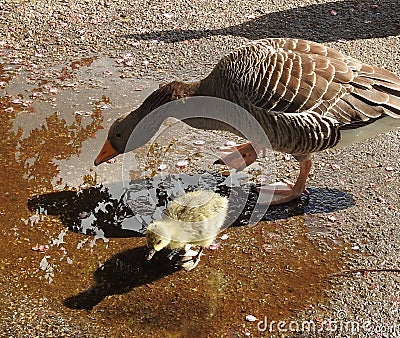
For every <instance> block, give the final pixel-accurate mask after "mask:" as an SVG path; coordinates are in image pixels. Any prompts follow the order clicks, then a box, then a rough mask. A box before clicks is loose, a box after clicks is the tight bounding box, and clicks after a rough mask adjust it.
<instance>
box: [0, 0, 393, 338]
mask: <svg viewBox="0 0 400 338" xmlns="http://www.w3.org/2000/svg"><path fill="white" fill-rule="evenodd" d="M399 32H400V2H399V1H398V0H391V1H390V0H387V1H383V0H382V1H378V0H376V1H364V0H363V1H350V0H349V1H337V2H328V1H323V0H320V1H311V0H304V1H302V0H288V1H279V0H278V1H264V0H262V1H241V0H238V1H229V0H222V1H203V0H192V1H150V0H148V1H124V0H119V1H114V0H98V1H95V0H85V1H82V0H78V1H73V0H57V1H41V0H31V1H23V0H20V1H11V0H3V1H2V2H1V3H0V49H1V50H2V56H3V59H4V60H5V62H6V63H7V64H11V65H12V66H13V67H17V66H20V67H21V69H22V70H25V71H28V72H29V71H32V70H33V73H34V74H33V78H34V77H35V76H36V77H39V75H40V74H42V73H40V72H42V71H43V72H44V71H49V72H50V75H49V76H51V71H50V70H51V69H57V67H58V66H60V65H63V64H65V63H66V62H69V61H71V60H74V59H77V58H82V57H91V56H98V55H105V56H108V57H112V58H115V61H116V64H117V67H118V71H119V72H120V76H121V78H131V79H132V81H133V80H135V79H141V80H149V81H168V80H172V79H182V80H188V79H197V78H200V77H202V76H204V75H205V74H207V73H208V71H209V70H210V69H211V68H212V65H213V64H214V63H215V62H216V61H217V60H218V59H219V57H220V56H221V55H223V54H225V53H226V52H228V51H230V50H231V49H232V48H233V47H235V46H239V45H241V44H243V43H244V42H245V41H248V40H249V39H258V38H264V37H273V36H274V37H275V36H289V37H300V38H306V39H312V40H315V41H319V42H324V43H328V44H331V45H332V46H335V47H336V48H338V49H340V50H342V51H344V52H346V53H347V54H349V55H352V56H354V57H356V58H359V59H361V60H363V61H365V62H368V63H372V64H376V65H379V66H383V67H386V68H387V69H389V70H391V71H394V72H395V73H397V74H400V36H399ZM3 72H4V69H3V68H1V71H0V74H1V73H3ZM35 74H36V75H35ZM38 74H39V75H38ZM40 76H41V75H40ZM0 87H5V85H1V86H0ZM108 124H109V121H106V122H105V123H104V125H105V126H107V125H108ZM399 135H400V134H399V133H398V132H397V133H390V134H386V135H381V136H378V137H376V138H374V139H373V140H369V141H367V142H364V143H362V144H358V145H354V146H352V147H349V148H347V149H343V150H340V151H335V152H332V151H331V152H329V151H327V152H324V153H321V154H317V155H316V157H315V166H314V168H313V176H312V178H311V180H310V183H309V184H310V185H311V186H314V187H316V186H317V187H330V188H332V187H335V188H338V189H340V190H341V191H344V192H348V193H350V194H351V195H353V196H354V198H355V201H356V203H355V205H354V206H352V207H350V208H348V209H344V210H340V211H337V212H335V213H334V214H333V216H334V219H333V220H331V221H325V223H324V226H326V227H328V228H329V230H330V233H333V234H334V235H333V237H334V239H335V240H340V241H341V242H342V243H345V244H346V245H348V246H349V247H350V248H351V249H349V250H350V251H351V253H352V254H347V255H346V262H343V263H344V264H345V263H346V264H347V265H348V267H349V268H354V269H356V268H363V267H367V268H393V269H397V268H399V262H400V248H399V240H400V227H399V210H400V202H399V198H398V197H399V187H400V175H399V173H400V164H399V161H398V149H399V146H400V139H399ZM292 164H293V163H292V162H290V161H289V162H288V163H287V162H286V163H283V164H282V163H281V164H280V168H281V169H282V170H288V172H289V174H288V175H289V176H290V175H293V173H294V171H293V169H289V167H288V166H291V165H292ZM108 170H111V169H108ZM303 222H304V224H305V225H306V226H310V227H312V226H313V222H314V223H315V222H321V221H320V219H319V218H314V217H311V216H304V219H303ZM327 222H328V223H327ZM329 222H330V223H329ZM327 224H328V225H327ZM318 225H319V223H318ZM10 229H11V228H10ZM8 231H11V230H8ZM307 236H308V238H309V239H310V240H311V241H315V242H316V243H318V242H321V243H326V242H328V243H331V242H330V240H329V238H328V237H327V235H326V233H324V232H318V231H317V232H314V233H311V232H310V233H309V234H308V235H307ZM124 245H128V244H126V243H125V244H124ZM321 245H322V244H321ZM1 258H2V262H3V263H2V269H3V271H4V267H9V266H10V264H12V262H9V261H7V255H5V254H4V253H2V256H1ZM20 259H21V261H20V262H19V263H18V264H21V270H22V266H25V268H24V269H27V268H26V266H29V262H26V264H25V263H24V264H25V265H23V263H22V261H24V262H25V260H24V258H23V257H20ZM99 260H100V259H99ZM18 264H17V266H18ZM34 268H35V267H34V266H32V267H31V269H32V270H34ZM13 271H14V272H13V273H12V274H8V275H7V278H5V279H4V281H3V282H2V285H3V286H4V287H5V290H4V291H3V307H2V309H1V311H0V315H1V318H2V322H3V328H2V329H1V330H2V331H1V333H2V336H4V337H28V336H30V337H31V336H37V337H51V336H66V337H67V336H68V337H113V336H121V337H128V336H135V332H133V333H132V332H129V331H123V332H120V331H119V333H118V334H114V333H112V332H106V333H105V331H104V327H105V326H106V325H113V322H112V321H107V319H104V320H103V321H102V322H99V318H100V317H99V313H100V312H101V311H106V310H104V309H103V310H98V311H97V312H96V313H90V312H89V313H85V314H79V315H71V316H70V317H69V315H68V313H66V312H65V311H64V310H63V309H62V308H59V309H57V308H54V306H50V305H46V298H43V297H42V296H39V295H37V294H35V293H26V292H23V289H24V280H23V279H22V280H20V279H19V278H17V276H18V275H17V274H16V272H15V271H18V269H17V270H13ZM77 278H79V277H77ZM13 280H16V283H15V284H13ZM399 282H400V275H399V273H398V272H397V273H394V272H370V273H368V274H363V273H358V274H350V275H346V276H335V277H332V278H331V280H330V287H329V288H328V289H327V291H326V292H327V298H326V299H325V301H324V302H322V303H321V304H315V305H314V306H310V308H308V309H306V310H304V309H302V310H301V311H300V310H299V311H296V312H295V313H293V314H292V316H291V317H290V319H291V320H296V321H297V322H300V321H301V320H310V318H325V319H327V318H331V319H332V320H333V321H334V320H337V319H342V321H341V323H342V324H343V323H346V322H349V321H355V322H357V323H359V325H360V326H362V325H367V326H366V327H367V328H369V329H370V330H371V331H370V332H367V330H362V328H361V332H359V333H353V334H351V333H350V332H349V331H348V330H347V329H345V328H343V327H342V328H340V329H339V330H334V329H332V332H330V333H329V332H328V331H329V330H326V331H324V333H323V334H321V333H313V334H311V333H310V334H309V333H307V332H303V333H299V334H297V335H296V334H289V333H287V332H286V333H284V334H282V335H288V336H293V337H321V336H324V337H330V336H332V337H345V336H349V337H350V336H355V337H400V283H399ZM21 288H22V291H21ZM118 297H119V296H118ZM43 308H44V309H45V310H43ZM287 320H289V319H287ZM369 323H370V324H371V325H370V326H368V324H369ZM330 324H331V325H333V324H332V322H331V323H330ZM331 328H332V326H331ZM395 329H396V330H395ZM390 330H392V331H393V330H395V332H390ZM243 332H244V333H243ZM243 332H242V333H232V336H238V337H241V336H243V335H245V331H243ZM214 334H215V333H209V334H208V336H218V335H214ZM218 334H220V333H218ZM220 335H221V336H224V335H223V334H222V333H221V334H220ZM252 335H254V336H257V334H256V333H254V332H253V333H252ZM260 335H261V336H269V335H268V334H267V333H265V334H260ZM171 336H172V333H171ZM176 336H179V334H177V335H176ZM180 336H183V337H185V334H181V335H180ZM200 336H201V335H200ZM277 336H278V335H277Z"/></svg>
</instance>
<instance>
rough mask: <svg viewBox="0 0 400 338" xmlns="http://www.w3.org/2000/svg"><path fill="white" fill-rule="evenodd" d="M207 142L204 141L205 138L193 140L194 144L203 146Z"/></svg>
mask: <svg viewBox="0 0 400 338" xmlns="http://www.w3.org/2000/svg"><path fill="white" fill-rule="evenodd" d="M205 143H206V142H205V141H203V140H196V141H194V142H193V144H194V145H195V146H202V145H204V144H205Z"/></svg>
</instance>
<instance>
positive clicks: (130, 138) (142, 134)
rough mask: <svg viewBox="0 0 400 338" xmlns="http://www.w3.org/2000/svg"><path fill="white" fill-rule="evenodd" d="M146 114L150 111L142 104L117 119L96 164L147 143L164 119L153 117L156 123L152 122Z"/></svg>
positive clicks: (109, 131)
mask: <svg viewBox="0 0 400 338" xmlns="http://www.w3.org/2000/svg"><path fill="white" fill-rule="evenodd" d="M146 115H148V113H146V112H145V111H144V109H143V107H142V106H141V107H139V108H138V109H136V110H135V111H133V112H131V113H130V114H128V115H125V116H122V117H120V118H118V119H117V120H115V121H114V123H113V124H112V125H111V127H110V129H109V130H108V136H107V139H106V141H105V142H104V145H103V147H102V148H101V150H100V152H99V155H98V156H97V157H96V159H95V161H94V165H96V166H97V165H99V164H101V163H103V162H106V161H108V160H111V159H112V158H114V157H116V156H117V155H120V154H123V153H125V152H128V151H131V150H134V149H137V148H139V147H141V146H143V145H145V144H146V143H147V142H148V141H149V140H150V139H151V138H152V136H153V135H154V134H155V133H156V132H157V130H158V128H159V127H160V125H161V123H162V120H160V121H155V120H154V119H153V121H152V122H153V123H154V124H151V123H150V121H149V120H150V118H149V119H145V116H146ZM141 122H142V123H141Z"/></svg>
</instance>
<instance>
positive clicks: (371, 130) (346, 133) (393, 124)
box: [333, 116, 400, 149]
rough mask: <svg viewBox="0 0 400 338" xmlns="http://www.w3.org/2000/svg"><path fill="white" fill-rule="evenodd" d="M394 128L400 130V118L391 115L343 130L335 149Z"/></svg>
mask: <svg viewBox="0 0 400 338" xmlns="http://www.w3.org/2000/svg"><path fill="white" fill-rule="evenodd" d="M392 130H400V119H395V118H392V117H390V116H386V117H383V118H381V119H379V120H376V121H375V122H373V123H370V124H368V125H366V126H363V127H359V128H356V129H348V130H341V131H340V141H339V143H338V144H337V145H336V146H335V147H333V149H340V148H344V147H347V146H349V145H351V144H353V143H357V142H360V141H363V140H366V139H368V138H370V137H374V136H376V135H378V134H381V133H386V132H388V131H392Z"/></svg>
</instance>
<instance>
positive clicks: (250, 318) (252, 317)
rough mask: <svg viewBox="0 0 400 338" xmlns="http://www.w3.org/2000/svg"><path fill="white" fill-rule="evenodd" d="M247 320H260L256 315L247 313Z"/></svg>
mask: <svg viewBox="0 0 400 338" xmlns="http://www.w3.org/2000/svg"><path fill="white" fill-rule="evenodd" d="M246 320H247V321H248V322H255V321H256V320H258V318H257V317H255V316H253V315H247V316H246Z"/></svg>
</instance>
